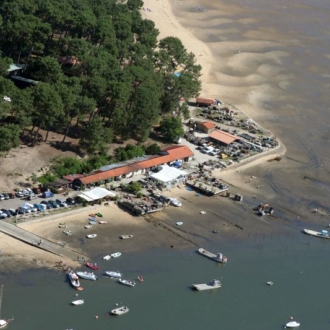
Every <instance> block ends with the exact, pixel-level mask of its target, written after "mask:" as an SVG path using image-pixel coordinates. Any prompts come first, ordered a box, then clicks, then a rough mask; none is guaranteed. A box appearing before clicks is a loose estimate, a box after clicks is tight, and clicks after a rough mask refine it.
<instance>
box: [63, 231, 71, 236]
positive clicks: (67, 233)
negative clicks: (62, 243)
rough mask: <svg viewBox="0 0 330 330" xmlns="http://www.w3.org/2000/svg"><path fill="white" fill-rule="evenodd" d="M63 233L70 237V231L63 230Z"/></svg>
mask: <svg viewBox="0 0 330 330" xmlns="http://www.w3.org/2000/svg"><path fill="white" fill-rule="evenodd" d="M63 233H64V234H66V235H69V236H71V235H72V231H71V230H64V231H63Z"/></svg>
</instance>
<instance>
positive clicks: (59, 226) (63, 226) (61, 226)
mask: <svg viewBox="0 0 330 330" xmlns="http://www.w3.org/2000/svg"><path fill="white" fill-rule="evenodd" d="M66 227H67V225H58V228H66Z"/></svg>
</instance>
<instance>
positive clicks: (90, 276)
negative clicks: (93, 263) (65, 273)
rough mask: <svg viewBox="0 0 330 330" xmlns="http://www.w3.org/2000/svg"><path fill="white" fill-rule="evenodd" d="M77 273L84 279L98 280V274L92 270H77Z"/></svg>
mask: <svg viewBox="0 0 330 330" xmlns="http://www.w3.org/2000/svg"><path fill="white" fill-rule="evenodd" d="M77 275H78V276H79V277H80V278H83V279H84V280H91V281H96V280H97V276H96V275H95V274H94V273H91V272H77Z"/></svg>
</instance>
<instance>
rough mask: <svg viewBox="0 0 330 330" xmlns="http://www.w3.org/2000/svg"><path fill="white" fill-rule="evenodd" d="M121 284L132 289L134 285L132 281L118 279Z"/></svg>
mask: <svg viewBox="0 0 330 330" xmlns="http://www.w3.org/2000/svg"><path fill="white" fill-rule="evenodd" d="M118 281H119V282H120V283H121V284H124V285H127V286H132V287H134V286H135V285H136V283H135V282H134V281H132V280H123V279H121V278H120V279H119V280H118Z"/></svg>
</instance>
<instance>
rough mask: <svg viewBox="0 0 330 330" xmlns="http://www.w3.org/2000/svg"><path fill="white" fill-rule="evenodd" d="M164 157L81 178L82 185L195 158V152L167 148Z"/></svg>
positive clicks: (180, 147) (177, 146)
mask: <svg viewBox="0 0 330 330" xmlns="http://www.w3.org/2000/svg"><path fill="white" fill-rule="evenodd" d="M162 152H163V153H164V155H158V156H154V157H153V158H149V159H146V160H142V161H141V160H140V161H137V162H136V163H134V164H130V165H124V166H121V167H118V168H114V169H111V170H108V171H104V172H99V171H98V173H94V174H91V175H87V176H85V177H83V178H80V181H81V183H82V184H85V185H86V184H89V183H93V182H98V181H103V180H107V179H110V178H114V177H118V176H121V175H124V174H128V173H131V172H137V171H140V170H143V169H148V168H151V167H154V166H158V165H162V164H165V163H169V162H173V161H175V160H178V159H184V158H187V157H191V156H193V155H194V154H193V152H192V151H191V150H190V149H189V148H188V147H187V146H182V145H173V146H169V147H166V148H165V149H163V150H162Z"/></svg>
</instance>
